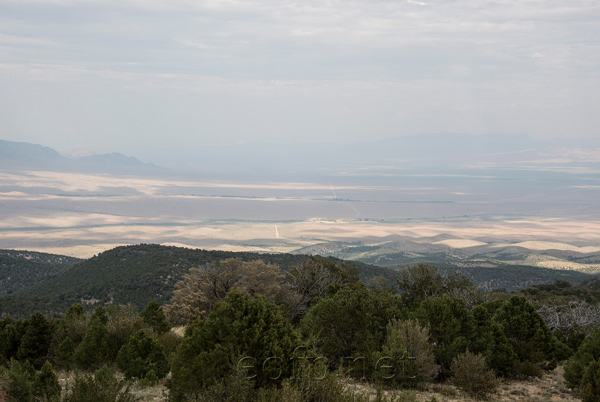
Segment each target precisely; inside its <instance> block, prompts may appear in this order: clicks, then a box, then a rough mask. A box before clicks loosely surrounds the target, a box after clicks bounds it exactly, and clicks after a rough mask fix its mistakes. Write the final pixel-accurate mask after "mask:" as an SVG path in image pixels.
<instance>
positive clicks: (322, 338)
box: [300, 284, 406, 376]
mask: <svg viewBox="0 0 600 402" xmlns="http://www.w3.org/2000/svg"><path fill="white" fill-rule="evenodd" d="M405 316H406V311H405V309H404V306H403V304H402V301H401V299H400V297H399V296H397V295H391V294H387V293H382V292H378V291H370V290H368V289H367V288H366V287H365V286H364V285H362V284H356V285H349V286H347V287H344V288H342V289H340V290H338V291H337V292H336V293H335V294H334V295H332V296H330V297H327V298H325V299H320V300H319V301H318V302H317V303H316V304H315V305H314V306H313V307H311V308H310V309H309V310H308V312H307V313H306V315H305V316H304V318H303V319H302V321H301V323H300V328H301V330H302V332H303V334H304V335H305V336H306V337H312V338H314V339H316V340H317V342H318V344H319V349H320V352H321V353H322V354H323V356H326V357H327V358H328V359H329V363H330V364H331V365H332V366H336V365H337V364H339V362H340V361H343V360H346V359H352V358H360V359H362V361H360V362H359V364H360V365H361V366H363V365H364V366H365V367H373V366H374V365H373V364H372V363H373V362H371V361H370V360H371V359H372V357H373V354H374V353H375V352H378V351H380V350H381V347H382V345H383V341H384V339H385V331H384V328H385V327H386V326H387V324H388V322H389V321H390V320H391V319H392V318H404V317H405ZM357 374H358V375H359V376H362V375H363V374H364V373H363V371H362V370H359V373H357Z"/></svg>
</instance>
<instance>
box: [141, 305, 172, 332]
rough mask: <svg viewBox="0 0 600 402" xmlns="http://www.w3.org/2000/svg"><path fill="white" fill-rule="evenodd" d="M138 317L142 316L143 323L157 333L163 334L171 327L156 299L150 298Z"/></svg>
mask: <svg viewBox="0 0 600 402" xmlns="http://www.w3.org/2000/svg"><path fill="white" fill-rule="evenodd" d="M140 317H142V318H143V320H144V323H146V325H149V326H150V327H152V329H154V331H155V332H156V333H157V334H164V333H165V332H167V331H169V330H170V329H171V326H170V325H169V323H168V322H167V318H166V317H165V313H163V310H162V307H161V306H160V305H159V304H158V302H157V301H156V300H152V301H151V302H150V303H148V305H146V308H145V309H144V311H142V312H141V313H140Z"/></svg>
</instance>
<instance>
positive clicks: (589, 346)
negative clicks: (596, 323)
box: [564, 328, 600, 388]
mask: <svg viewBox="0 0 600 402" xmlns="http://www.w3.org/2000/svg"><path fill="white" fill-rule="evenodd" d="M593 360H600V328H594V329H593V330H592V332H591V333H590V335H589V336H587V337H586V338H585V339H584V340H583V342H582V343H581V346H579V349H577V352H575V355H574V356H573V357H572V358H571V359H569V361H568V362H567V364H565V375H564V376H565V382H566V385H567V386H568V387H569V388H578V387H579V386H580V385H581V379H582V378H583V374H584V373H585V370H586V368H587V367H588V366H589V365H590V363H591V362H592V361H593Z"/></svg>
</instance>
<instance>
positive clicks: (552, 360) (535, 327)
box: [494, 296, 560, 375]
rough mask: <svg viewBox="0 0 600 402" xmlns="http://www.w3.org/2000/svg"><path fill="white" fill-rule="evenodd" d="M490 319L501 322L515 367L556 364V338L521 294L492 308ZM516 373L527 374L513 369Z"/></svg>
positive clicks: (543, 367) (550, 365) (545, 367)
mask: <svg viewBox="0 0 600 402" xmlns="http://www.w3.org/2000/svg"><path fill="white" fill-rule="evenodd" d="M494 320H495V321H496V322H497V323H499V324H500V325H502V328H503V330H504V334H505V335H506V337H507V339H508V341H509V343H510V345H511V347H512V349H513V351H514V352H515V354H516V356H517V360H518V361H519V362H520V363H521V364H517V365H516V366H515V368H517V369H518V368H519V367H523V365H522V363H528V364H527V365H526V366H525V367H527V366H529V365H537V366H539V367H540V368H541V369H553V368H554V367H556V357H557V350H558V348H559V346H560V345H559V341H558V339H556V337H555V336H554V335H552V332H550V330H549V329H548V326H547V325H546V323H544V320H543V319H542V317H540V315H539V314H538V313H537V311H536V310H535V309H534V308H533V306H532V305H531V304H529V302H528V301H527V299H525V298H524V297H522V296H513V297H511V298H510V299H509V300H508V301H506V302H505V303H504V304H503V305H502V307H500V308H499V309H498V311H496V315H495V316H494ZM516 374H518V375H530V374H528V373H526V372H520V373H519V372H517V373H516Z"/></svg>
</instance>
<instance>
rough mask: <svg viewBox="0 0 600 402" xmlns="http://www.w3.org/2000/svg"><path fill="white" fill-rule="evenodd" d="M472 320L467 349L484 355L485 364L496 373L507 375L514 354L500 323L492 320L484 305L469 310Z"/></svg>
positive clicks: (512, 363)
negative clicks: (471, 331) (472, 328)
mask: <svg viewBox="0 0 600 402" xmlns="http://www.w3.org/2000/svg"><path fill="white" fill-rule="evenodd" d="M470 314H471V316H472V317H473V320H474V331H473V334H472V336H471V340H470V342H469V350H470V351H471V352H473V353H475V354H478V353H480V354H482V355H483V356H485V361H486V364H487V366H488V367H489V368H491V369H492V370H494V372H495V373H496V375H498V376H501V377H508V376H509V375H510V374H511V372H512V369H513V367H514V364H515V358H516V356H515V354H514V352H513V350H512V347H511V345H510V343H509V342H508V339H507V338H506V335H505V334H504V331H503V329H502V327H501V326H500V324H498V323H497V322H495V321H493V320H492V314H491V313H490V312H489V310H488V309H487V308H485V307H484V306H481V305H479V306H476V307H475V308H473V310H471V311H470Z"/></svg>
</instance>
